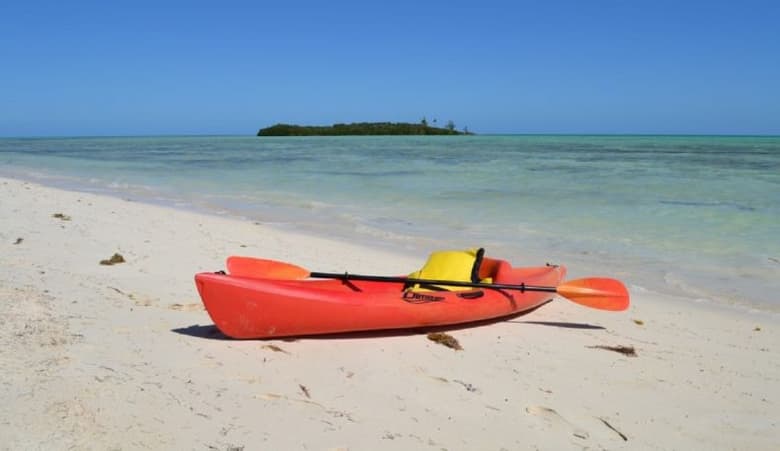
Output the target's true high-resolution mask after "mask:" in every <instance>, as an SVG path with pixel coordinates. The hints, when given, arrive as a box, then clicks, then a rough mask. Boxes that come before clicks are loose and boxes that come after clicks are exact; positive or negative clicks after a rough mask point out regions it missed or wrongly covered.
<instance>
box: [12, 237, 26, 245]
mask: <svg viewBox="0 0 780 451" xmlns="http://www.w3.org/2000/svg"><path fill="white" fill-rule="evenodd" d="M22 241H24V238H17V239H16V241H14V244H22Z"/></svg>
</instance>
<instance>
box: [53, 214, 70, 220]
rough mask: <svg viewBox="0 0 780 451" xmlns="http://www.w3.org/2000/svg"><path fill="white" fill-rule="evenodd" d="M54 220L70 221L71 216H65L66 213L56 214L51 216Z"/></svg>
mask: <svg viewBox="0 0 780 451" xmlns="http://www.w3.org/2000/svg"><path fill="white" fill-rule="evenodd" d="M51 217H52V218H57V219H62V220H63V221H70V216H68V215H66V214H64V213H54V214H53V215H51Z"/></svg>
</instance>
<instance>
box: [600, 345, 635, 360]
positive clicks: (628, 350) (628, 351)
mask: <svg viewBox="0 0 780 451" xmlns="http://www.w3.org/2000/svg"><path fill="white" fill-rule="evenodd" d="M588 347H589V348H593V349H604V350H606V351H614V352H619V353H621V354H623V355H626V356H628V357H636V350H635V349H634V347H633V346H623V345H620V346H605V345H596V346H588Z"/></svg>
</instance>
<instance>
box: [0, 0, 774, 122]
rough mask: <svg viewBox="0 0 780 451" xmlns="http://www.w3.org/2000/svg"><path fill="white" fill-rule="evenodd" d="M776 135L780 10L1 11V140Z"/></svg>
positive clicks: (290, 7)
mask: <svg viewBox="0 0 780 451" xmlns="http://www.w3.org/2000/svg"><path fill="white" fill-rule="evenodd" d="M423 117H426V118H427V119H428V121H429V122H432V121H433V120H434V119H437V120H438V124H439V125H442V126H443V125H444V124H445V123H446V122H447V121H448V120H452V121H453V122H454V123H455V125H456V127H457V128H459V129H461V128H463V127H464V126H466V127H468V128H469V130H472V131H475V132H477V133H684V134H780V1H777V0H769V1H758V0H739V1H738V0H734V1H715V0H713V1H693V0H676V1H666V0H647V1H645V0H612V1H607V0H604V1H600V0H576V1H575V0H572V1H557V0H549V1H492V0H469V1H459V0H448V1H437V0H416V1H406V0H393V1H382V2H372V1H369V0H363V1H339V0H327V1H324V0H323V1H296V0H289V1H287V0H276V1H272V2H271V1H268V2H266V1H261V0H256V1H229V0H225V1H218V0H210V1H176V2H174V1H165V0H157V1H145V0H131V1H123V0H116V1H112V0H101V1H94V2H93V1H77V0H74V1H62V0H58V1H37V0H3V1H2V2H1V3H0V136H39V135H149V134H152V135H155V134H246V135H251V134H254V133H255V132H256V131H257V129H258V128H261V127H266V126H269V125H272V124H274V123H277V122H288V123H299V124H312V125H314V124H320V125H325V124H332V123H336V122H355V121H408V122H417V121H419V120H421V119H422V118H423Z"/></svg>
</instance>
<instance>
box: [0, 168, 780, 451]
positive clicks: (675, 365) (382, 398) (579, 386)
mask: <svg viewBox="0 0 780 451" xmlns="http://www.w3.org/2000/svg"><path fill="white" fill-rule="evenodd" d="M55 214H59V216H58V217H55V216H54V215H55ZM428 251H429V250H427V249H426V250H420V252H419V254H418V255H416V256H410V255H400V254H394V253H392V252H390V251H387V250H379V249H372V248H367V247H360V246H355V245H350V244H346V243H343V242H338V241H334V240H329V239H327V238H322V237H312V236H305V235H300V234H295V233H288V232H285V231H282V230H279V229H276V228H272V227H269V226H266V225H263V224H262V223H255V222H250V221H239V220H234V219H227V218H222V217H218V216H208V215H201V214H196V213H192V212H186V211H180V210H175V209H170V208H165V207H160V206H155V205H147V204H141V203H137V202H132V201H128V200H124V199H117V198H112V197H106V196H99V195H94V194H87V193H80V192H70V191H64V190H59V189H52V188H48V187H43V186H39V185H36V184H33V183H28V182H23V181H18V180H12V179H2V178H0V268H1V269H2V271H0V313H2V318H3V327H2V328H0V368H2V377H0V449H9V450H19V449H25V450H27V449H30V450H32V449H55V450H56V449H101V450H103V449H128V450H129V449H182V450H186V449H196V450H242V449H243V450H258V449H259V450H266V449H267V450H287V449H289V450H293V449H301V450H336V449H339V450H369V449H370V450H376V449H380V450H381V449H399V450H400V449H403V450H409V449H431V450H442V449H447V450H470V449H474V450H502V449H505V450H517V449H679V450H687V449H740V450H743V449H744V450H746V449H750V450H758V449H767V450H769V449H777V448H778V444H780V428H779V427H778V422H780V355H779V354H778V350H779V348H780V336H779V334H778V330H780V327H779V326H780V322H779V321H778V319H777V317H775V316H769V315H766V314H762V313H760V312H741V311H737V310H732V309H728V308H715V307H713V306H709V305H706V304H696V303H693V302H691V301H689V300H686V299H674V298H669V297H663V296H661V295H658V294H655V293H652V292H649V291H645V290H642V289H639V288H638V287H635V286H632V285H631V281H625V282H626V283H627V284H628V286H629V288H630V290H631V292H632V302H633V305H632V307H631V308H630V309H629V310H628V311H627V312H622V313H612V312H603V311H597V310H592V309H587V308H585V307H582V306H579V305H576V304H573V303H571V302H568V301H566V300H563V299H560V300H557V301H555V302H553V303H551V304H549V305H547V306H545V307H543V308H541V309H539V310H537V311H535V312H533V313H531V314H528V315H525V316H521V317H517V318H514V319H512V320H509V321H500V322H496V323H492V324H487V325H481V326H479V327H471V328H453V329H450V330H446V331H445V332H446V333H448V334H449V335H451V336H452V337H454V338H456V339H457V340H458V342H459V343H460V345H461V346H462V347H463V349H462V350H454V349H450V348H448V347H445V346H443V345H441V344H438V343H435V342H433V341H431V340H429V339H428V338H427V337H426V334H425V333H419V332H418V333H410V332H405V333H383V334H360V335H355V336H346V337H344V336H340V337H338V338H332V337H323V338H306V339H297V340H267V341H262V340H248V341H234V340H228V339H224V338H223V337H222V336H221V335H220V334H219V333H216V331H215V329H214V327H213V324H212V322H211V321H210V319H209V317H208V315H207V313H206V312H205V311H204V310H203V308H202V306H201V303H200V300H199V298H198V294H197V291H196V289H195V286H194V284H193V275H194V274H195V273H197V272H201V271H214V270H220V269H223V268H224V259H225V257H226V256H228V255H251V256H262V257H266V258H274V259H280V260H286V261H290V262H293V263H296V264H299V265H302V266H304V267H307V268H311V269H315V270H320V271H345V270H350V271H353V272H364V273H376V274H383V275H393V274H398V273H404V272H408V271H410V270H412V269H415V268H416V267H418V266H420V265H421V264H422V261H421V260H420V258H419V256H420V255H424V254H426V253H427V252H428ZM115 253H118V254H120V255H122V257H123V258H124V259H125V262H123V263H117V264H114V265H101V264H100V261H101V260H106V259H110V258H111V257H112V256H113V255H114V254H115ZM493 255H494V256H497V257H504V258H508V259H512V260H515V262H516V263H527V264H538V263H542V262H530V261H529V262H518V261H517V259H516V258H513V256H511V255H500V253H498V254H496V252H493ZM598 346H630V347H633V348H634V349H635V351H636V356H635V357H631V356H627V355H624V354H621V353H617V352H613V351H610V350H607V349H603V348H599V347H598Z"/></svg>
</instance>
